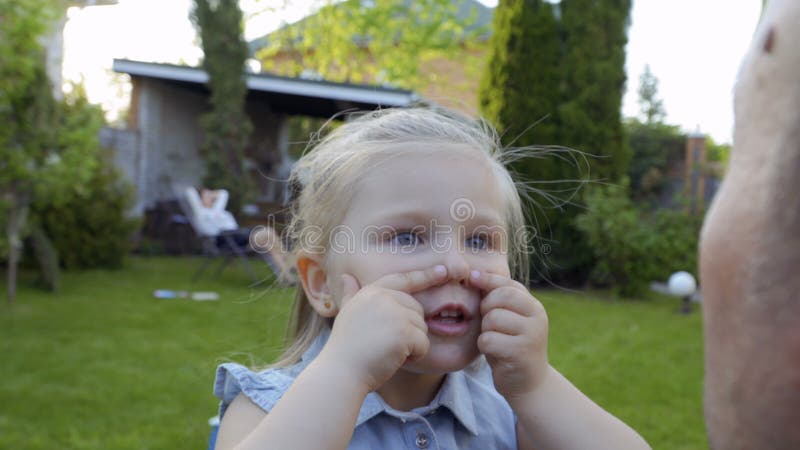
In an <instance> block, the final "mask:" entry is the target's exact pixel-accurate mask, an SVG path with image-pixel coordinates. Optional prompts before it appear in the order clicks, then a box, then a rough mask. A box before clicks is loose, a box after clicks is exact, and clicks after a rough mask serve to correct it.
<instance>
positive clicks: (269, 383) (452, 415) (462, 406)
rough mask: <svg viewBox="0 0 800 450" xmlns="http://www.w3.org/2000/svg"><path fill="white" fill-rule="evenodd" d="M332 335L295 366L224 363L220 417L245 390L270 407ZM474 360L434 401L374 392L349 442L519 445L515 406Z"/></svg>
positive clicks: (439, 448)
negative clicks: (415, 403) (396, 404)
mask: <svg viewBox="0 0 800 450" xmlns="http://www.w3.org/2000/svg"><path fill="white" fill-rule="evenodd" d="M329 335H330V330H326V331H325V332H323V333H322V334H320V336H319V337H317V339H316V340H315V341H314V343H313V344H312V345H311V347H309V349H308V350H307V351H306V353H305V354H304V355H303V357H302V359H301V361H300V362H298V363H297V364H295V365H294V366H291V367H287V368H280V369H268V370H265V371H262V372H253V371H251V370H250V369H248V368H246V367H244V366H242V365H239V364H233V363H228V364H222V365H221V366H219V367H218V368H217V378H216V381H215V382H214V395H216V396H217V397H218V398H220V400H221V403H220V408H219V413H220V417H222V416H223V415H224V414H225V410H226V409H227V407H228V405H230V403H231V402H232V401H233V399H234V398H236V396H237V395H238V394H239V393H240V392H243V393H244V395H246V396H247V397H248V398H249V399H250V400H251V401H252V402H253V403H255V404H256V405H258V406H259V407H261V408H262V409H263V410H264V411H267V412H269V411H270V410H271V409H272V408H273V406H275V404H276V403H277V402H278V400H280V398H281V396H282V395H283V393H284V392H286V390H287V389H288V388H289V386H290V385H291V384H292V382H293V381H294V379H295V378H296V377H297V375H298V374H299V373H300V372H301V371H302V370H303V369H304V368H305V367H306V366H307V365H308V364H309V363H310V362H311V361H312V360H313V359H314V358H315V357H316V356H317V355H318V354H319V352H320V351H321V350H322V347H323V346H324V345H325V342H326V341H327V340H328V336H329ZM474 366H475V367H470V368H468V369H465V370H461V371H458V372H452V373H449V374H448V375H447V376H446V377H445V380H444V382H443V383H442V387H441V388H440V389H439V392H438V393H437V394H436V397H435V398H434V399H433V401H431V403H430V404H429V405H427V406H423V407H421V408H416V409H414V410H412V411H398V410H396V409H393V408H392V407H391V406H389V405H387V404H386V403H385V402H384V401H383V399H382V398H381V396H380V395H379V394H377V393H376V392H371V393H369V394H368V395H367V397H366V398H365V399H364V403H363V404H362V405H361V410H360V411H359V413H358V419H357V421H356V427H355V430H354V432H353V438H352V440H351V441H350V445H349V446H348V447H347V448H348V449H350V450H376V449H392V450H394V449H409V450H416V449H431V450H434V449H435V450H455V449H475V450H478V449H480V450H505V449H516V448H517V438H516V431H515V425H516V416H515V415H514V412H513V411H512V410H511V408H510V407H509V406H508V403H507V402H506V401H505V399H504V398H503V397H502V396H501V395H500V394H498V393H497V391H496V390H495V389H494V385H493V384H492V379H491V371H490V369H489V366H488V364H486V362H485V361H484V360H483V359H482V358H481V360H480V363H479V364H475V365H474Z"/></svg>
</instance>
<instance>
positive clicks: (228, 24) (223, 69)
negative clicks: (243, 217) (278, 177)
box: [192, 0, 252, 213]
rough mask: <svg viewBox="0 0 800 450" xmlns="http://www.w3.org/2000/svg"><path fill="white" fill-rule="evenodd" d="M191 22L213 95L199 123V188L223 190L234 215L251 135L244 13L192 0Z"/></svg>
mask: <svg viewBox="0 0 800 450" xmlns="http://www.w3.org/2000/svg"><path fill="white" fill-rule="evenodd" d="M192 20H193V22H194V24H195V27H196V28H197V29H198V31H199V33H200V38H201V40H202V44H203V52H204V53H205V57H204V58H203V69H205V71H206V73H208V77H209V80H208V86H209V90H210V91H211V100H210V103H211V111H210V112H208V113H206V114H204V115H203V116H202V118H201V125H202V128H203V131H204V136H203V143H202V146H201V149H200V151H201V154H202V155H203V158H204V159H205V162H206V176H205V179H204V181H203V183H204V184H205V185H206V186H208V187H210V188H225V189H227V190H228V191H229V193H230V201H229V205H230V209H231V210H232V211H234V213H238V212H239V208H240V207H241V205H242V204H243V202H244V201H245V196H246V193H247V190H248V187H249V185H250V183H249V182H248V181H249V180H248V177H247V173H246V171H245V167H244V152H245V148H246V146H247V144H248V141H249V139H250V133H251V131H252V124H251V123H250V119H249V118H248V117H247V114H246V113H245V99H246V96H247V84H246V81H245V61H246V60H247V56H248V50H247V45H246V43H245V42H244V39H243V38H242V26H243V24H242V11H241V10H240V9H239V5H238V2H237V1H236V0H195V7H194V10H193V11H192Z"/></svg>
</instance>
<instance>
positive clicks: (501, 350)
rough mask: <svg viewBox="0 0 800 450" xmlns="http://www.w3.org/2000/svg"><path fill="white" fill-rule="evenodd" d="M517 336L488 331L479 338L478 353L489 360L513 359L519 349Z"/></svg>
mask: <svg viewBox="0 0 800 450" xmlns="http://www.w3.org/2000/svg"><path fill="white" fill-rule="evenodd" d="M517 339H519V338H518V337H516V336H509V335H507V334H503V333H498V332H497V331H487V332H485V333H481V334H480V336H478V351H480V352H481V353H482V354H484V355H486V357H487V358H494V359H500V360H508V359H513V358H514V357H515V355H514V352H515V349H516V348H517V346H516V342H515V341H516V340H517Z"/></svg>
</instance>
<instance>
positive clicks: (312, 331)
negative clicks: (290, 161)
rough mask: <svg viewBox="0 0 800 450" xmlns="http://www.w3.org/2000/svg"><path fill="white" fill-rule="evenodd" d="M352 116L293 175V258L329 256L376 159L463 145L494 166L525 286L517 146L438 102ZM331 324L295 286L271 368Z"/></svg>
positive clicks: (514, 269)
mask: <svg viewBox="0 0 800 450" xmlns="http://www.w3.org/2000/svg"><path fill="white" fill-rule="evenodd" d="M348 119H349V120H348V121H347V122H346V123H345V124H343V125H341V126H339V127H337V128H336V129H334V130H332V131H331V132H330V133H328V134H327V135H326V136H325V138H324V139H322V140H321V141H319V142H318V143H317V144H316V145H313V144H311V143H310V144H309V146H308V147H307V151H306V152H305V153H304V155H303V156H302V157H301V158H300V160H299V161H297V163H296V165H295V166H294V168H293V170H292V173H291V175H290V177H289V183H290V186H292V187H293V188H294V195H293V199H292V201H291V204H290V211H291V221H290V223H289V225H288V227H287V229H286V232H287V233H288V237H289V240H290V243H291V251H292V254H293V256H294V257H295V258H296V257H297V254H298V252H299V251H301V250H303V251H306V252H308V251H309V249H312V251H315V252H319V253H320V254H321V255H322V258H323V261H325V250H326V249H327V246H326V244H327V243H328V242H330V237H331V232H332V230H333V229H334V228H335V227H336V226H337V225H339V224H341V223H342V221H343V219H344V216H345V214H346V212H347V210H348V208H349V207H350V203H351V201H352V198H353V195H354V193H355V192H356V191H357V185H358V183H359V181H360V179H361V178H362V177H360V176H359V175H360V174H363V173H365V172H366V171H368V170H369V169H370V168H371V164H374V163H376V162H377V161H385V160H386V158H388V157H393V156H396V155H398V154H407V153H406V152H410V151H417V152H419V151H427V152H430V151H437V150H439V149H440V151H453V149H455V148H458V151H461V152H466V153H471V154H476V155H478V156H482V157H483V158H485V159H486V161H487V162H489V164H490V165H491V168H492V171H493V173H494V174H495V176H496V177H497V180H498V184H499V186H500V190H501V193H502V195H503V198H504V200H505V203H506V205H505V206H506V207H505V217H504V221H505V226H506V230H505V232H506V235H507V236H508V237H509V239H508V260H509V267H510V269H511V274H512V277H513V278H514V279H516V280H517V281H520V282H522V283H523V284H526V285H527V281H528V259H527V255H526V246H527V244H528V238H529V234H528V232H527V230H526V227H525V213H524V211H523V207H522V201H521V197H520V191H521V190H522V188H524V185H519V186H518V185H517V183H515V181H514V180H513V178H512V177H511V174H510V173H509V171H508V170H507V169H506V165H507V164H508V163H510V162H511V161H513V160H515V159H518V158H519V156H520V155H519V152H517V151H513V150H506V151H504V149H503V146H502V145H501V143H500V138H499V136H498V134H497V132H496V131H495V130H494V128H493V127H492V126H491V125H490V124H488V123H487V122H486V121H484V120H482V119H477V120H476V119H471V118H467V117H464V116H461V115H459V114H457V113H455V112H452V111H448V110H443V109H439V108H437V109H433V108H410V109H384V110H379V111H373V112H367V113H359V114H355V115H351V116H349V117H348ZM323 128H324V127H323ZM409 144H414V145H409ZM417 144H422V145H417ZM454 144H455V145H454ZM309 148H310V149H311V150H308V149H309ZM419 149H423V150H419ZM518 187H519V188H520V190H519V191H518ZM331 326H332V319H326V318H323V317H322V316H320V315H319V314H317V312H316V311H315V310H314V309H313V308H312V307H311V305H310V304H309V302H308V300H307V298H306V295H305V292H304V291H303V288H302V286H299V285H298V287H297V291H296V294H295V298H294V303H293V306H292V313H291V319H290V322H289V326H288V328H287V333H286V341H287V343H288V347H287V348H286V350H285V351H284V352H283V354H282V355H281V357H280V358H279V359H278V360H277V361H276V362H275V363H273V364H271V365H270V367H287V366H291V365H293V364H295V363H296V362H298V361H299V360H300V358H301V356H302V355H303V353H304V352H305V351H306V350H307V349H308V348H309V346H310V345H311V344H312V343H313V342H314V339H315V338H316V337H317V336H318V335H319V334H320V333H321V332H322V331H323V330H324V329H325V328H326V327H327V328H330V327H331Z"/></svg>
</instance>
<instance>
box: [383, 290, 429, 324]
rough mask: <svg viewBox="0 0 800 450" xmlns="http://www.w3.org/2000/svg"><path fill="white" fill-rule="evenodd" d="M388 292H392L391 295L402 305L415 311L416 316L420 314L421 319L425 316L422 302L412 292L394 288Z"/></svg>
mask: <svg viewBox="0 0 800 450" xmlns="http://www.w3.org/2000/svg"><path fill="white" fill-rule="evenodd" d="M388 292H390V293H391V294H390V295H391V296H392V298H394V299H395V301H396V302H397V303H398V304H399V305H400V306H403V307H404V308H408V309H410V310H411V311H413V312H414V315H415V316H419V317H420V318H421V319H423V318H424V317H425V309H424V308H423V307H422V304H421V303H420V302H419V301H418V300H417V299H415V298H414V297H412V296H411V295H410V294H406V293H405V292H397V291H392V290H389V291H388Z"/></svg>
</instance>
